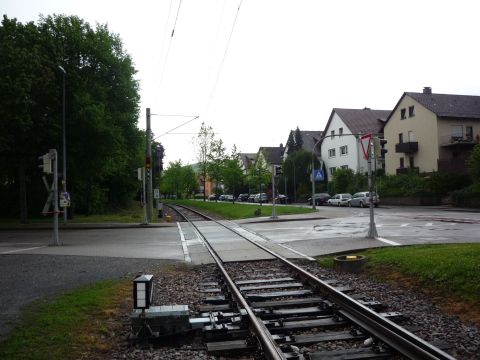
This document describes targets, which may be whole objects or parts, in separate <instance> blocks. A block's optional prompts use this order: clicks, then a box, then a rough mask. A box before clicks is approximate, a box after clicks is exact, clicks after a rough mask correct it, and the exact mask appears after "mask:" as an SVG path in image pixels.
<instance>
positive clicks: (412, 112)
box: [408, 106, 415, 117]
mask: <svg viewBox="0 0 480 360" xmlns="http://www.w3.org/2000/svg"><path fill="white" fill-rule="evenodd" d="M413 116H415V106H409V107H408V117H413Z"/></svg>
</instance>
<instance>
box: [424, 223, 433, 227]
mask: <svg viewBox="0 0 480 360" xmlns="http://www.w3.org/2000/svg"><path fill="white" fill-rule="evenodd" d="M425 226H433V223H426V224H425Z"/></svg>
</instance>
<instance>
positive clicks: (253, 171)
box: [248, 156, 272, 192]
mask: <svg viewBox="0 0 480 360" xmlns="http://www.w3.org/2000/svg"><path fill="white" fill-rule="evenodd" d="M271 178H272V173H271V171H270V170H269V169H267V163H266V162H265V159H264V157H263V156H257V159H256V161H255V164H254V165H253V166H252V167H251V168H250V170H249V173H248V182H249V183H250V184H251V185H252V186H253V187H256V188H257V189H258V192H265V188H262V184H263V185H266V184H269V183H270V181H271Z"/></svg>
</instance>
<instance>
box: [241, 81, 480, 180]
mask: <svg viewBox="0 0 480 360" xmlns="http://www.w3.org/2000/svg"><path fill="white" fill-rule="evenodd" d="M370 133H371V134H373V135H375V136H379V137H380V138H384V139H385V140H386V141H387V143H386V144H385V149H386V150H387V153H386V155H385V158H384V159H383V160H382V161H379V162H378V163H377V164H376V166H377V168H379V167H383V168H384V169H385V172H386V173H387V174H404V173H424V172H426V173H430V172H436V171H438V172H455V173H466V172H467V165H466V160H467V159H468V157H469V154H470V152H471V150H472V148H473V146H474V145H475V144H478V143H479V142H480V96H471V95H446V94H434V93H432V89H431V88H429V87H425V88H424V89H423V92H422V93H415V92H405V93H403V95H402V96H401V97H400V99H399V100H398V102H397V104H396V105H395V107H394V109H393V110H374V109H370V108H364V109H339V108H334V109H332V112H331V114H330V117H329V119H328V122H327V124H326V126H325V129H324V130H323V131H301V135H302V139H303V146H302V148H303V149H304V150H306V151H310V152H311V151H315V154H316V155H317V157H319V158H321V160H322V161H323V162H324V166H325V169H326V170H327V173H328V180H329V181H330V180H331V179H332V178H333V174H334V172H335V170H336V169H339V168H348V169H352V170H354V171H355V172H365V171H367V161H366V160H365V159H364V157H363V152H362V148H361V145H360V135H359V134H370ZM352 134H353V135H354V136H352ZM314 146H315V149H314ZM287 153H288V148H285V147H283V146H279V147H260V148H259V150H258V151H257V153H251V154H248V153H243V154H241V161H242V166H243V167H244V168H245V169H247V168H249V167H250V166H251V165H252V164H254V163H255V161H256V159H258V157H259V156H262V157H264V160H265V162H266V163H267V164H268V165H281V164H282V162H283V160H284V159H285V158H286V157H287V156H288V155H287Z"/></svg>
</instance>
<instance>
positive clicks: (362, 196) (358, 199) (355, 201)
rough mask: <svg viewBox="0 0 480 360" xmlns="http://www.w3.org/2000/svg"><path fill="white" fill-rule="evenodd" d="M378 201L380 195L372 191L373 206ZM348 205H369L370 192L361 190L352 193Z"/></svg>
mask: <svg viewBox="0 0 480 360" xmlns="http://www.w3.org/2000/svg"><path fill="white" fill-rule="evenodd" d="M379 203H380V197H379V196H378V195H377V194H376V193H373V205H374V206H375V207H377V206H378V204H379ZM348 205H349V206H360V207H365V206H367V207H368V206H370V193H369V192H368V191H361V192H358V193H355V194H353V196H352V198H351V199H350V200H349V201H348Z"/></svg>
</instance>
